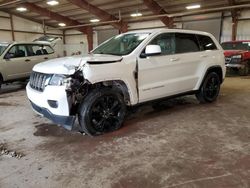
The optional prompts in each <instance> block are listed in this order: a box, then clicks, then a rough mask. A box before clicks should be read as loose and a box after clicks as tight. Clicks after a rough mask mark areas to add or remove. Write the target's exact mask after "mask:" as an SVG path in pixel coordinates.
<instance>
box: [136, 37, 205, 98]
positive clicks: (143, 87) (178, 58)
mask: <svg viewBox="0 0 250 188" xmlns="http://www.w3.org/2000/svg"><path fill="white" fill-rule="evenodd" d="M149 44H156V45H159V46H160V47H161V51H162V53H161V54H160V55H154V56H148V57H146V58H142V57H140V58H139V59H138V87H139V102H144V101H148V100H153V99H157V98H162V97H167V96H171V95H176V94H179V93H184V92H187V91H191V90H192V89H193V88H194V87H195V85H196V83H197V82H198V75H197V74H196V72H197V70H198V68H199V64H200V63H201V61H200V57H199V55H200V53H201V52H200V47H199V43H198V40H197V38H196V36H195V35H192V34H185V33H164V34H160V35H158V36H157V37H156V38H154V39H153V40H152V41H151V42H150V43H149Z"/></svg>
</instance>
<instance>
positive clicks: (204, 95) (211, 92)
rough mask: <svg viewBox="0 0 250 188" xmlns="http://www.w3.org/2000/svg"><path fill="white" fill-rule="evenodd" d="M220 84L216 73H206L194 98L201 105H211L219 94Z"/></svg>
mask: <svg viewBox="0 0 250 188" xmlns="http://www.w3.org/2000/svg"><path fill="white" fill-rule="evenodd" d="M220 84H221V82H220V78H219V75H218V74H217V73H216V72H210V73H208V74H207V76H206V78H205V80H204V81H203V83H202V85H201V87H200V89H199V91H198V93H196V98H197V99H198V100H199V101H200V102H201V103H211V102H213V101H215V100H216V98H217V97H218V95H219V92H220Z"/></svg>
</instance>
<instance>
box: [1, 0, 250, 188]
mask: <svg viewBox="0 0 250 188" xmlns="http://www.w3.org/2000/svg"><path fill="white" fill-rule="evenodd" d="M155 28H168V29H181V30H197V31H204V32H208V33H211V34H212V35H213V36H214V37H215V39H216V40H217V41H218V42H219V43H223V42H227V41H245V42H249V44H250V1H249V0H210V1H208V0H168V1H166V0H134V1H129V0H124V1H118V0H105V1H103V0H0V43H3V44H5V43H8V44H11V43H13V42H14V41H15V42H19V43H32V42H33V41H39V39H41V38H44V37H45V36H46V37H47V38H48V40H49V41H46V42H51V43H50V45H51V46H52V48H53V50H54V58H63V57H70V56H77V55H80V56H85V55H88V54H89V52H91V51H92V50H93V49H95V48H96V47H97V46H98V45H100V44H102V43H103V42H105V41H107V40H108V39H109V38H110V37H113V36H116V35H118V34H121V33H125V32H129V31H137V30H141V29H147V30H153V29H155ZM46 37H45V38H46ZM47 38H46V39H47ZM50 40H51V41H50ZM52 40H53V41H54V42H52ZM249 44H248V46H250V45H249ZM0 49H1V48H0ZM0 52H1V50H0ZM1 53H2V52H1ZM1 53H0V54H1ZM245 53H247V52H245ZM249 53H250V49H249ZM0 57H1V55H0ZM1 58H2V57H1ZM44 60H45V59H44ZM247 61H248V63H249V62H250V54H249V60H247ZM3 62H4V60H2V59H0V73H1V71H2V69H1V63H3ZM249 65H250V64H249ZM12 69H15V67H12ZM103 71H104V72H105V71H106V70H103ZM249 74H250V71H249V72H247V74H245V75H244V76H240V75H238V74H237V72H236V73H235V72H233V73H232V72H227V74H226V77H225V79H224V82H223V84H222V85H221V91H220V94H219V96H218V99H217V100H216V101H215V102H213V103H207V104H200V103H199V102H198V101H197V100H196V99H195V97H194V96H193V95H187V96H181V97H178V98H170V99H167V100H162V101H160V102H159V101H157V102H152V103H145V104H142V105H137V106H135V107H129V108H128V109H127V115H126V117H125V121H124V123H123V126H122V127H121V128H120V129H119V130H116V131H113V132H109V133H107V134H103V135H100V136H96V137H91V136H88V135H85V134H84V133H83V134H82V133H80V132H78V131H76V130H72V131H68V130H66V129H64V128H63V127H61V126H57V125H56V124H55V123H53V122H51V121H49V120H47V119H45V118H43V117H40V116H39V115H36V114H35V113H34V112H33V110H32V108H31V107H30V102H29V99H28V98H27V95H26V89H25V88H26V85H27V83H28V81H29V80H28V79H25V80H18V79H17V80H13V82H12V81H11V82H9V81H8V82H6V83H5V82H3V85H2V87H0V88H1V89H0V169H1V170H0V187H3V188H5V187H6V188H8V187H20V188H21V187H45V186H48V187H84V188H85V187H86V188H95V187H96V188H99V187H103V188H130V187H131V188H137V187H138V188H139V187H145V188H147V187H148V188H158V187H164V188H175V187H176V188H249V187H250V95H249V93H250V75H249ZM1 78H2V77H1V74H0V81H1ZM0 84H1V83H0Z"/></svg>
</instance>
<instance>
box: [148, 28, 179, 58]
mask: <svg viewBox="0 0 250 188" xmlns="http://www.w3.org/2000/svg"><path fill="white" fill-rule="evenodd" d="M150 44H155V45H159V46H160V47H161V52H162V54H164V55H168V54H174V53H175V38H174V34H173V33H164V34H160V35H158V36H157V37H156V38H154V39H153V40H152V41H151V42H150Z"/></svg>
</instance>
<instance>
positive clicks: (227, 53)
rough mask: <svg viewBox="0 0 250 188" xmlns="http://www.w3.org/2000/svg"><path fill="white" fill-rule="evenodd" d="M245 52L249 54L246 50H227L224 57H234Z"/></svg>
mask: <svg viewBox="0 0 250 188" xmlns="http://www.w3.org/2000/svg"><path fill="white" fill-rule="evenodd" d="M245 52H247V51H246V50H225V51H224V55H225V56H226V57H230V56H233V55H239V54H243V53H245Z"/></svg>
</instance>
